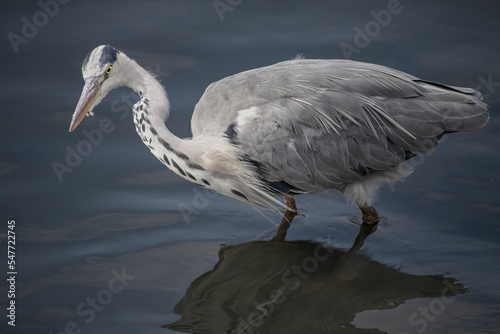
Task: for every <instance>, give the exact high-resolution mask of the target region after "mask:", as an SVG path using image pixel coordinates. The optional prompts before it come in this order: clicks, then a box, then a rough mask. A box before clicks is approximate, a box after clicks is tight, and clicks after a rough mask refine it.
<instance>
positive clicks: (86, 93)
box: [69, 78, 101, 132]
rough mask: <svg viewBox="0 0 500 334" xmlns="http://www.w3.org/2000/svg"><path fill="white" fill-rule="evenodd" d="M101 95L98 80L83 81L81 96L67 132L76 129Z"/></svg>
mask: <svg viewBox="0 0 500 334" xmlns="http://www.w3.org/2000/svg"><path fill="white" fill-rule="evenodd" d="M99 95H101V83H100V82H99V78H88V79H87V80H85V86H83V91H82V95H81V96H80V100H79V101H78V105H77V106H76V109H75V112H74V113H73V118H72V119H71V124H70V126H69V132H71V131H73V130H74V129H76V127H77V126H78V124H80V122H81V121H82V119H83V118H84V117H85V115H87V113H88V112H89V111H90V110H92V108H93V107H94V102H95V100H96V99H97V98H98V97H99Z"/></svg>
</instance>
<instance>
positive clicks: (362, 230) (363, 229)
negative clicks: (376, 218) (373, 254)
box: [347, 224, 377, 254]
mask: <svg viewBox="0 0 500 334" xmlns="http://www.w3.org/2000/svg"><path fill="white" fill-rule="evenodd" d="M376 230H377V224H361V225H360V227H359V233H358V235H357V236H356V240H354V244H353V245H352V247H351V249H349V251H348V252H347V253H348V254H354V253H357V252H358V251H359V250H360V249H361V247H362V246H363V243H364V242H365V239H366V238H367V237H368V236H369V235H370V234H372V233H373V232H375V231H376Z"/></svg>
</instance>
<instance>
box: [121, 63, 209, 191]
mask: <svg viewBox="0 0 500 334" xmlns="http://www.w3.org/2000/svg"><path fill="white" fill-rule="evenodd" d="M129 61H130V62H131V63H132V64H131V66H130V67H129V68H131V69H132V70H131V71H130V72H129V74H128V78H127V82H128V84H127V85H128V86H129V87H130V88H132V89H133V90H135V91H136V92H137V94H138V95H139V97H140V100H139V101H138V102H137V103H136V104H135V105H134V106H133V114H134V123H135V128H136V130H137V133H138V134H139V136H140V137H141V139H142V141H143V142H144V144H145V145H146V146H147V147H148V148H149V149H150V150H151V153H153V155H155V156H156V157H157V158H158V159H159V160H160V161H161V162H162V163H163V164H165V165H166V166H167V167H168V168H170V169H171V170H172V171H173V172H174V173H176V174H178V175H179V176H181V177H183V178H186V179H189V180H190V181H191V182H196V183H200V184H201V183H202V181H201V180H198V179H197V178H196V177H195V176H194V174H199V172H200V171H203V168H202V167H201V166H200V164H199V160H200V155H202V154H203V152H200V150H196V149H195V150H193V149H192V148H193V147H192V146H193V145H192V143H191V140H190V139H181V138H179V137H177V136H175V135H174V134H172V133H171V132H170V130H169V129H168V128H167V126H166V125H165V121H166V120H167V118H168V116H169V112H170V102H169V100H168V97H167V93H166V92H165V89H164V88H163V86H162V85H161V84H160V83H159V82H158V81H157V80H156V79H155V77H154V76H153V75H152V74H151V73H149V72H148V71H146V70H145V69H143V68H142V67H140V66H139V65H137V63H136V62H135V61H133V60H129ZM186 152H190V153H189V154H190V155H189V156H188V155H187V154H186Z"/></svg>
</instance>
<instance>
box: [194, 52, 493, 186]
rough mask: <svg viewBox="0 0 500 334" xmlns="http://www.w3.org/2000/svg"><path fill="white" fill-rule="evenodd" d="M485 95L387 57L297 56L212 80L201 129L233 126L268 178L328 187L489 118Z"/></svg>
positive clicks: (199, 111)
mask: <svg viewBox="0 0 500 334" xmlns="http://www.w3.org/2000/svg"><path fill="white" fill-rule="evenodd" d="M478 97H479V95H478V93H477V92H475V91H474V90H473V89H469V88H459V87H451V86H445V85H442V84H436V83H432V82H427V81H423V80H420V79H418V78H416V77H414V76H411V75H409V74H406V73H403V72H400V71H396V70H393V69H390V68H387V67H383V66H379V65H373V64H366V63H360V62H353V61H345V60H293V61H288V62H283V63H279V64H276V65H273V66H269V67H265V68H261V69H256V70H251V71H247V72H243V73H240V74H237V75H235V76H232V77H228V78H226V79H223V80H221V81H219V82H217V83H215V84H213V85H212V86H210V87H209V88H208V89H207V92H206V93H205V95H204V97H203V98H202V99H201V100H200V102H199V104H198V105H197V108H196V110H195V114H194V115H193V120H192V125H194V127H193V134H194V135H196V134H198V133H201V132H202V131H207V129H209V128H211V127H210V126H207V124H208V123H210V124H219V125H218V128H217V126H213V127H212V128H211V129H212V131H225V129H227V128H228V127H230V126H232V127H233V130H234V132H233V133H232V137H233V138H231V139H232V140H233V141H234V142H235V143H236V144H237V145H238V146H240V147H241V149H242V150H243V151H244V152H245V154H246V155H247V156H248V158H249V159H250V160H252V161H253V162H255V163H256V165H258V166H259V172H260V173H261V175H262V177H263V179H265V180H266V181H269V182H280V181H285V182H286V183H288V184H290V185H292V186H293V188H294V189H295V190H296V191H297V192H300V191H304V192H318V191H322V190H326V189H331V188H339V189H340V188H341V187H343V186H344V185H345V184H348V183H350V182H354V181H357V180H359V179H360V178H363V177H364V176H366V175H367V174H369V173H371V172H372V171H383V170H387V169H389V168H391V167H393V166H395V165H397V164H398V163H401V162H402V161H404V160H406V159H408V158H409V157H412V156H414V155H415V154H420V153H425V152H426V151H428V150H430V149H432V148H434V147H435V146H436V145H437V143H438V139H439V137H440V136H441V135H442V134H443V133H446V132H456V131H468V130H474V129H477V128H480V127H482V126H484V125H485V124H486V123H487V121H488V118H489V116H488V112H487V110H488V107H487V105H486V104H484V103H483V102H481V101H480V100H479V98H478ZM214 108H215V110H217V112H214V113H210V112H209V110H213V109H214ZM250 108H253V109H251V110H250V111H248V109H250ZM221 109H222V110H221ZM242 110H243V111H244V112H246V113H247V114H245V115H243V114H244V112H242ZM195 118H196V119H195Z"/></svg>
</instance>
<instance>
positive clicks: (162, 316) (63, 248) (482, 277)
mask: <svg viewBox="0 0 500 334" xmlns="http://www.w3.org/2000/svg"><path fill="white" fill-rule="evenodd" d="M60 1H61V3H59V2H55V1H54V0H46V1H45V2H44V0H42V1H41V2H40V3H36V2H32V3H24V2H23V3H21V2H16V3H14V2H12V1H8V2H3V3H2V5H1V7H2V10H1V14H0V15H1V18H2V19H1V20H0V22H1V26H2V28H3V29H2V32H3V35H4V38H3V41H2V44H1V45H2V46H1V48H0V56H1V63H2V71H1V73H2V80H1V86H0V92H1V93H0V94H1V97H2V99H1V101H2V104H1V106H2V110H1V112H2V117H3V120H2V122H0V135H1V138H2V140H1V142H0V185H1V186H0V196H1V202H0V209H1V210H0V212H1V221H0V233H1V243H0V247H1V249H2V251H1V252H0V254H1V259H0V268H2V269H1V271H2V272H3V274H1V276H2V277H4V278H3V279H2V281H1V282H2V283H1V289H0V304H1V307H0V309H2V312H0V332H2V333H30V334H31V333H174V332H177V331H185V332H194V333H225V332H227V333H332V332H334V333H397V334H401V333H479V332H481V333H497V332H498V331H499V330H500V313H499V311H498V310H499V305H500V288H499V287H498V280H499V274H500V263H499V262H500V256H499V254H500V246H499V239H500V238H499V237H500V227H499V226H500V225H499V224H500V222H499V216H500V198H499V196H498V193H499V184H500V179H499V178H498V173H499V171H500V168H499V162H500V150H499V147H500V139H499V138H500V137H499V136H498V131H499V129H500V122H499V120H498V117H497V115H496V112H497V110H499V107H500V94H499V91H500V68H499V66H500V65H499V64H500V63H499V61H498V59H499V56H500V54H499V51H500V42H499V39H498V34H499V33H500V23H499V21H498V17H497V12H498V9H499V8H498V5H497V4H495V3H494V2H492V1H479V2H474V3H472V2H466V1H453V2H451V1H450V2H439V3H436V2H425V1H417V0H414V1H410V0H401V1H400V2H398V1H395V0H391V1H358V2H356V3H354V2H348V1H314V2H306V1H284V0H280V1H272V2H271V1H249V0H242V1H236V0H233V1H229V0H220V1H189V3H188V2H187V1H180V0H178V1H140V2H139V1H107V2H104V1H85V2H83V1H68V2H67V3H64V4H63V2H64V1H62V0H60ZM104 43H109V44H112V45H114V46H116V47H118V48H120V49H122V50H123V51H124V52H125V53H127V54H128V55H129V56H130V57H132V58H135V59H136V60H137V61H138V62H139V63H140V64H141V65H143V66H144V67H147V68H149V69H150V70H151V71H153V72H156V74H157V75H158V76H159V79H161V81H162V83H163V84H164V86H165V87H166V89H167V91H168V93H169V96H170V98H171V102H172V116H171V119H170V121H169V122H168V126H169V128H170V129H171V130H172V132H174V133H175V134H177V135H178V136H181V137H185V136H189V126H188V125H189V120H190V117H191V113H192V110H193V108H194V105H195V104H196V102H197V101H198V99H199V97H200V96H201V95H202V94H203V91H204V89H205V88H206V87H207V86H208V85H209V84H210V83H211V82H212V81H215V80H218V79H220V78H222V77H225V76H227V75H231V74H233V73H237V72H240V71H243V70H247V69H251V68H255V67H260V66H265V65H269V64H272V63H275V62H278V61H282V60H287V59H291V58H293V57H294V56H295V55H297V54H298V53H304V54H305V56H306V57H307V58H346V57H347V58H351V59H354V60H361V61H367V62H372V63H378V64H383V65H387V66H390V67H394V68H397V69H400V70H403V71H406V72H409V73H412V74H414V75H416V76H419V77H422V78H425V79H427V80H431V81H440V82H445V83H448V84H452V85H457V86H466V87H474V88H478V89H480V90H481V91H482V93H483V94H484V96H485V101H486V102H487V103H488V104H489V105H490V110H491V116H492V117H491V120H490V122H489V124H488V125H487V126H486V127H485V128H483V129H481V130H479V131H475V132H471V133H460V134H454V135H449V136H448V137H446V140H445V141H444V142H443V144H442V145H440V146H439V147H438V148H437V149H436V150H435V151H433V152H432V154H428V155H426V156H423V157H421V158H419V159H418V160H415V170H416V171H415V173H414V174H413V175H412V176H411V177H409V178H408V179H406V180H405V181H404V182H399V183H396V184H393V185H392V186H386V187H384V188H383V189H382V190H381V192H380V194H379V197H380V199H379V201H378V202H377V204H376V207H377V209H378V211H379V212H380V213H381V214H382V215H383V216H384V217H386V218H387V220H385V221H382V222H381V223H380V224H379V226H378V229H377V231H376V232H375V233H373V234H372V235H370V236H369V237H368V238H367V239H366V240H365V243H364V245H363V247H362V248H361V250H360V252H359V253H357V254H351V253H347V250H348V249H350V248H351V246H352V245H353V243H354V240H355V238H356V236H357V234H358V232H359V227H358V226H357V225H355V224H353V223H351V222H350V221H349V220H348V219H351V220H354V221H358V222H359V220H360V213H359V212H358V209H357V208H355V207H352V206H350V205H349V204H348V203H346V200H345V199H344V198H343V197H342V196H341V195H340V194H339V193H337V192H331V193H328V194H322V195H306V196H301V197H299V198H298V199H297V203H298V206H299V209H300V211H301V212H302V213H303V214H305V217H297V218H296V219H295V221H294V222H293V224H292V227H291V228H290V230H289V232H288V236H287V240H288V242H287V243H281V244H272V243H268V242H265V241H267V240H269V238H270V237H271V236H272V233H273V232H275V230H273V228H275V225H274V224H277V223H279V221H280V217H279V216H278V215H276V214H272V213H269V212H264V214H265V215H266V216H267V217H268V218H269V219H270V220H271V221H272V222H271V221H269V220H268V219H266V218H265V217H264V216H262V215H261V214H259V213H258V212H256V211H255V210H254V209H252V208H251V207H249V206H247V205H245V204H243V203H240V202H238V201H235V200H233V199H229V198H225V197H223V196H221V195H215V194H212V193H208V192H205V191H204V190H202V189H201V188H198V187H196V186H195V185H192V184H190V183H188V182H186V181H183V180H181V179H180V178H178V177H177V176H175V175H174V174H173V173H171V172H170V171H168V170H167V169H166V168H165V167H164V166H162V165H161V164H160V163H159V162H158V160H157V159H156V158H155V157H153V156H152V155H151V154H150V153H149V150H148V149H147V148H146V147H145V146H144V145H143V144H142V142H141V140H140V139H139V137H138V136H137V135H136V134H135V130H134V125H133V121H132V117H131V112H127V110H129V105H130V100H131V99H132V100H133V99H134V98H135V97H134V95H133V94H131V93H130V91H128V90H127V89H119V90H117V91H115V92H113V93H112V94H110V95H109V96H108V97H107V98H106V100H105V101H103V103H102V104H101V105H100V106H99V107H98V108H96V110H95V113H96V116H95V117H93V118H86V119H85V120H84V122H83V123H82V124H81V125H80V127H79V128H78V129H77V131H75V132H73V133H68V127H69V122H70V119H71V115H72V112H73V110H74V108H75V106H76V103H77V101H78V97H79V95H80V92H81V88H82V86H83V81H82V78H81V62H82V60H83V58H84V57H85V55H86V54H87V52H89V51H90V50H92V49H93V48H94V47H95V46H97V45H100V44H104ZM113 103H114V105H115V106H118V107H119V109H116V108H115V111H116V112H113V111H112V108H111V106H112V105H113ZM105 118H107V119H108V120H109V121H108V123H109V124H110V127H109V129H108V130H109V131H107V133H104V134H103V136H102V138H100V139H99V140H96V142H95V143H94V144H92V145H90V146H88V144H87V146H85V145H86V144H85V142H86V141H88V139H87V137H86V136H85V134H84V133H85V132H84V131H85V130H86V131H91V130H93V129H96V128H99V122H100V121H101V120H102V119H105ZM73 150H75V151H77V152H78V150H80V152H84V153H85V154H84V155H83V156H80V159H79V158H77V157H74V156H73V157H72V158H68V157H67V156H68V154H69V153H68V152H71V151H73ZM67 158H68V159H70V160H68V161H70V164H71V166H70V164H68V161H66V159H67ZM71 159H73V160H71ZM61 165H65V166H67V168H66V169H64V172H61V170H59V172H56V171H55V169H54V168H55V167H54V166H61ZM12 220H14V221H15V224H14V223H11V225H10V226H13V225H15V227H13V232H14V233H15V237H16V244H15V250H14V251H15V259H14V260H15V261H16V263H15V268H14V270H15V272H17V274H15V275H14V276H15V297H12V298H11V297H9V290H12V288H11V286H10V284H7V283H6V282H7V281H6V279H7V278H9V277H10V276H12V275H8V274H7V272H10V271H12V270H10V269H9V268H8V261H9V260H12V259H9V258H8V254H7V246H8V234H9V228H8V227H9V224H8V222H9V221H12ZM11 231H12V230H11ZM10 235H11V236H12V235H13V233H12V232H10ZM11 250H12V249H11ZM11 255H12V254H11ZM11 301H15V327H14V326H11V325H9V324H8V322H9V321H11V319H9V318H8V317H6V316H5V315H4V313H3V312H5V310H6V308H7V307H9V305H10V302H11ZM8 312H9V313H10V311H9V310H8ZM165 325H166V327H162V326H165Z"/></svg>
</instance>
